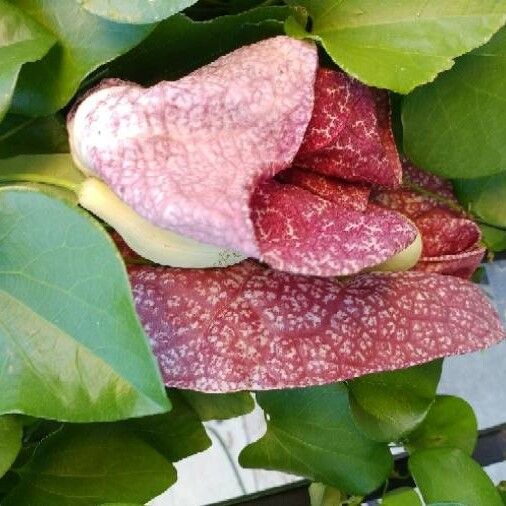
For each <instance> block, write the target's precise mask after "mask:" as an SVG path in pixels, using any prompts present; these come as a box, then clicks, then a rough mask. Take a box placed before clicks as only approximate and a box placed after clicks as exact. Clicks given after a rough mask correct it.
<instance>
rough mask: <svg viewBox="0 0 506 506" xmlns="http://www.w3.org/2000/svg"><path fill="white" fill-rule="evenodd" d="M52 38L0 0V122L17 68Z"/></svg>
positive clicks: (42, 50) (46, 46) (39, 55)
mask: <svg viewBox="0 0 506 506" xmlns="http://www.w3.org/2000/svg"><path fill="white" fill-rule="evenodd" d="M55 42H56V39H55V37H53V35H52V34H51V33H49V32H48V31H46V30H45V29H44V28H43V27H42V26H40V25H39V24H37V23H35V22H34V21H33V20H32V19H31V18H30V16H28V15H26V14H25V13H24V12H23V11H22V10H20V9H17V8H16V7H15V6H13V5H11V4H10V3H8V2H7V1H6V0H0V121H1V120H2V118H3V117H4V115H5V113H6V112H7V110H8V108H9V105H10V102H11V99H12V94H13V93H14V88H15V86H16V82H17V79H18V75H19V72H20V70H21V67H22V66H23V64H25V63H26V62H34V61H37V60H39V59H40V58H42V57H43V56H44V55H45V54H46V53H47V52H48V51H49V48H50V47H51V46H52V45H53V44H54V43H55Z"/></svg>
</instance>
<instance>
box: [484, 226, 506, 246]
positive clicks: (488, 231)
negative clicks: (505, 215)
mask: <svg viewBox="0 0 506 506" xmlns="http://www.w3.org/2000/svg"><path fill="white" fill-rule="evenodd" d="M480 229H481V234H482V241H483V243H484V244H485V246H486V247H487V249H489V250H490V251H493V252H499V251H504V250H506V230H503V229H500V228H495V227H490V226H488V225H483V224H481V225H480Z"/></svg>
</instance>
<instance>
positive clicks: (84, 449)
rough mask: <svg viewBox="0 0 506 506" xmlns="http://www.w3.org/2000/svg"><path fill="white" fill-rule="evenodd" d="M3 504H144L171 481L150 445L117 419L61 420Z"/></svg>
mask: <svg viewBox="0 0 506 506" xmlns="http://www.w3.org/2000/svg"><path fill="white" fill-rule="evenodd" d="M20 475H21V482H20V483H19V485H18V486H17V487H16V488H15V489H14V490H13V491H12V492H11V493H10V494H9V495H8V497H7V498H6V499H5V500H4V501H3V502H2V505H4V506H19V505H21V504H30V505H31V506H53V505H54V506H61V505H68V506H70V505H72V506H74V505H75V506H96V505H97V504H100V503H104V502H106V503H107V502H131V501H134V502H139V503H142V504H144V503H145V502H147V501H149V500H150V499H152V498H153V497H155V496H156V495H159V494H160V493H162V492H163V491H164V490H166V489H167V488H168V487H169V486H170V485H172V484H173V483H174V482H175V481H176V470H175V469H174V467H173V466H172V464H171V463H170V462H168V461H167V460H166V459H165V458H164V457H163V456H162V455H161V454H160V453H158V452H157V451H156V449H154V448H152V447H151V446H150V445H148V444H147V443H146V442H144V441H143V440H142V439H140V438H138V437H137V436H136V435H135V434H134V433H132V432H129V431H128V430H126V429H125V428H124V427H121V426H120V425H119V424H94V425H66V426H65V427H64V428H63V429H62V430H60V431H59V432H56V433H55V434H53V435H51V436H49V437H48V438H46V439H45V440H43V441H42V442H41V444H40V445H39V446H38V447H37V450H36V451H35V453H34V456H33V458H32V460H31V461H30V462H29V463H28V464H26V465H25V466H24V467H23V468H22V469H21V470H20Z"/></svg>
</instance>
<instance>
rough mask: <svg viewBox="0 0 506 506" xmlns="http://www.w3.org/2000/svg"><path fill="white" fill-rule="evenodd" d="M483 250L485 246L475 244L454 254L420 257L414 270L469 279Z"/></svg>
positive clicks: (480, 260) (478, 263) (480, 259)
mask: <svg viewBox="0 0 506 506" xmlns="http://www.w3.org/2000/svg"><path fill="white" fill-rule="evenodd" d="M485 252H486V248H485V247H483V246H480V245H479V244H477V245H475V246H474V247H473V248H470V249H468V250H467V251H464V252H463V253H458V254H456V255H442V256H438V257H422V258H421V259H420V261H419V262H418V263H417V264H416V266H415V270H417V271H421V272H437V273H439V274H448V275H451V276H458V277H459V278H463V279H469V278H470V277H471V276H472V275H473V272H474V271H475V270H476V269H477V268H478V266H479V265H480V263H481V262H482V260H483V257H484V256H485Z"/></svg>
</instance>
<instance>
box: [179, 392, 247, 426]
mask: <svg viewBox="0 0 506 506" xmlns="http://www.w3.org/2000/svg"><path fill="white" fill-rule="evenodd" d="M180 393H181V395H182V396H183V397H184V398H185V400H186V402H188V404H190V405H191V407H192V408H193V409H194V410H195V411H196V412H197V414H198V415H199V417H200V419H201V420H202V421H207V420H226V419H228V418H235V417H236V416H241V415H245V414H246V413H249V412H251V411H253V409H254V408H255V401H254V400H253V398H252V397H251V395H250V394H249V393H248V392H234V393H230V394H206V393H203V392H194V391H193V390H180Z"/></svg>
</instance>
